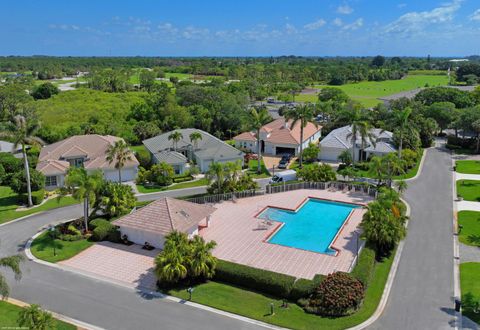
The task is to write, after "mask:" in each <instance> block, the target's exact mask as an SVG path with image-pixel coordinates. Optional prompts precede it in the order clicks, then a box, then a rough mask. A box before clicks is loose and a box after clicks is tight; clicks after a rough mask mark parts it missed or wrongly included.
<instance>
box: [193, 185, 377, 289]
mask: <svg viewBox="0 0 480 330" xmlns="http://www.w3.org/2000/svg"><path fill="white" fill-rule="evenodd" d="M309 197H312V198H320V199H326V200H331V201H338V202H346V203H354V204H362V205H366V204H367V203H369V202H370V201H372V200H373V199H372V198H371V197H368V196H367V195H366V194H362V193H352V192H348V193H343V192H341V191H336V192H331V191H328V190H308V189H305V190H295V191H289V192H283V193H277V194H269V195H264V196H257V197H250V198H243V199H239V200H236V201H235V202H231V201H229V202H222V203H219V204H216V205H215V207H216V208H217V210H216V211H215V212H214V213H213V214H212V217H211V222H210V225H209V227H207V228H202V229H201V230H200V235H201V236H202V237H204V238H205V239H206V240H207V241H210V240H214V241H216V242H217V247H216V248H215V249H214V250H213V254H214V255H215V256H216V257H217V258H219V259H223V260H227V261H231V262H235V263H239V264H244V265H248V266H251V267H255V268H261V269H266V270H270V271H274V272H278V273H283V274H287V275H291V276H295V277H299V278H306V279H311V278H313V277H314V276H315V275H316V274H324V275H327V274H330V273H332V272H335V271H344V272H346V271H348V270H349V268H350V266H351V264H352V262H353V260H354V259H355V255H356V249H357V242H356V234H355V230H356V229H357V227H358V225H359V223H360V222H361V220H362V216H363V214H364V213H365V209H363V208H359V209H354V210H353V212H352V213H351V214H350V217H349V219H348V220H347V221H346V222H345V223H344V225H343V227H342V229H341V230H340V232H339V233H338V236H337V238H336V240H335V241H334V243H333V244H332V247H333V248H335V249H337V250H338V251H339V252H338V253H337V255H336V256H331V255H327V254H321V253H316V252H312V251H307V250H301V249H297V248H292V247H287V246H281V245H278V244H272V243H268V242H266V240H267V239H268V237H270V236H271V235H272V234H273V233H274V232H275V231H276V230H277V228H278V226H280V225H281V223H280V222H275V221H272V223H273V224H272V225H270V226H267V228H265V226H262V221H263V220H262V219H258V218H257V217H256V216H257V214H259V212H261V211H262V210H263V209H265V208H266V207H269V206H271V207H278V208H286V209H297V207H298V206H300V205H301V204H302V203H303V202H304V201H305V199H306V198H309Z"/></svg>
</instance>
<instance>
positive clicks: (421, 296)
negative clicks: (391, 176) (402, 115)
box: [370, 147, 455, 330]
mask: <svg viewBox="0 0 480 330" xmlns="http://www.w3.org/2000/svg"><path fill="white" fill-rule="evenodd" d="M426 152H427V154H426V158H425V163H424V166H423V169H422V172H421V174H420V176H419V177H418V179H416V180H414V181H411V182H409V187H408V190H407V191H406V193H405V196H404V197H405V199H406V201H407V202H408V203H409V205H410V206H411V221H410V223H409V228H408V234H407V237H406V239H405V246H404V249H403V254H402V257H401V259H400V263H399V267H398V270H397V274H396V277H395V281H394V283H393V286H392V291H391V293H390V297H389V300H388V303H387V306H386V308H385V311H384V312H383V315H382V316H381V317H380V319H379V320H378V321H377V322H375V323H374V324H373V325H372V326H371V327H370V328H371V329H389V330H393V329H398V330H400V329H401V330H404V329H412V330H413V329H432V330H433V329H435V330H437V329H453V328H454V322H455V318H454V316H455V313H454V308H453V307H454V302H453V296H454V291H453V290H454V285H453V283H454V278H453V264H454V259H453V205H452V204H453V203H452V198H453V196H452V195H453V192H452V175H453V172H452V163H451V156H450V154H449V152H448V151H447V150H445V149H444V148H442V147H437V148H432V149H428V150H427V151H426Z"/></svg>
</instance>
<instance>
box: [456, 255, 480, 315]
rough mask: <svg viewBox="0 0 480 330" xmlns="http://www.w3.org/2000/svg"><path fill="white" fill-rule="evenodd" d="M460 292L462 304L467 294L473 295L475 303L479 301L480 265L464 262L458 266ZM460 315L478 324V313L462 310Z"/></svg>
mask: <svg viewBox="0 0 480 330" xmlns="http://www.w3.org/2000/svg"><path fill="white" fill-rule="evenodd" d="M460 290H461V292H462V301H463V302H464V301H465V296H466V295H467V294H470V295H473V297H474V299H476V300H477V301H478V300H480V263H478V262H465V263H462V264H460ZM462 314H463V315H465V316H468V317H469V318H470V319H472V320H473V321H475V322H477V323H479V324H480V313H473V312H471V311H465V310H462Z"/></svg>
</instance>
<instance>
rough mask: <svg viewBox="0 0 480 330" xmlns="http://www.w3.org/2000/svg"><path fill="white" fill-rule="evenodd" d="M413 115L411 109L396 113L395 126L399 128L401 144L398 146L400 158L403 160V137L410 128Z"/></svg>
mask: <svg viewBox="0 0 480 330" xmlns="http://www.w3.org/2000/svg"><path fill="white" fill-rule="evenodd" d="M411 113H412V109H411V108H405V109H403V110H400V111H396V112H395V126H396V127H397V128H398V133H399V139H400V141H399V144H398V158H400V159H401V158H402V148H403V136H404V134H405V129H406V128H407V126H408V119H409V118H410V115H411Z"/></svg>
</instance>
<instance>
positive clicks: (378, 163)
mask: <svg viewBox="0 0 480 330" xmlns="http://www.w3.org/2000/svg"><path fill="white" fill-rule="evenodd" d="M368 170H369V172H370V173H371V174H372V175H373V177H374V178H375V179H377V180H378V183H377V185H378V186H381V184H382V180H383V179H384V178H385V167H384V162H383V159H382V157H380V156H374V157H372V159H371V160H370V163H369V169H368Z"/></svg>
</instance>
